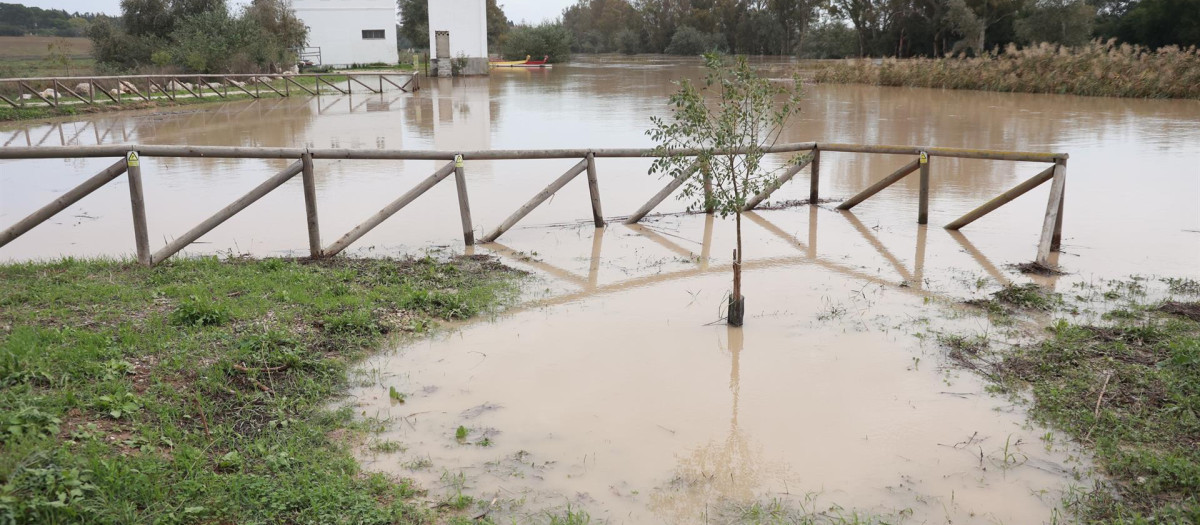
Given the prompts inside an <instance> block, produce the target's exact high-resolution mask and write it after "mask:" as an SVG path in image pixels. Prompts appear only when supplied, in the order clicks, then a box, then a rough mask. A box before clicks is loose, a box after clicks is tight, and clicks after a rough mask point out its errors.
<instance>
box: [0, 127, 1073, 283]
mask: <svg viewBox="0 0 1200 525" xmlns="http://www.w3.org/2000/svg"><path fill="white" fill-rule="evenodd" d="M765 152H767V153H799V152H809V153H810V155H805V156H804V158H803V160H802V161H801V162H799V163H797V164H794V165H791V166H788V167H787V168H786V170H785V171H784V172H783V175H782V176H780V177H779V178H778V179H777V181H776V183H775V184H772V185H770V186H769V187H767V188H765V189H764V190H763V191H762V192H761V193H759V194H758V195H755V196H754V197H753V198H751V199H749V200H748V201H747V203H746V206H745V209H746V210H752V209H754V208H755V207H757V206H758V205H759V204H760V203H762V202H763V201H764V200H766V199H767V198H768V197H770V195H771V194H772V193H774V192H775V191H776V190H778V189H779V188H780V187H782V186H783V185H784V184H785V183H787V182H788V181H790V180H791V179H792V178H793V177H794V176H795V175H796V174H798V173H799V172H800V171H801V170H803V169H804V168H805V167H808V168H809V202H810V203H814V204H815V203H816V202H818V200H819V191H818V188H819V182H820V161H821V153H822V152H841V153H865V154H887V155H906V156H913V158H912V160H910V161H909V162H908V163H906V164H905V165H904V166H902V167H900V168H899V169H897V170H896V171H895V172H893V173H891V174H890V175H888V176H886V177H884V178H883V179H881V180H879V181H878V182H876V183H874V184H872V185H871V186H869V187H868V188H866V189H864V190H862V191H861V192H859V193H858V194H856V195H854V196H852V197H850V198H849V199H846V200H845V201H843V202H842V203H841V204H840V205H839V206H838V209H841V210H849V209H851V208H853V207H854V206H856V205H857V204H859V203H861V202H863V201H865V200H866V199H868V198H870V197H871V196H873V195H875V194H876V193H878V192H880V191H881V190H883V189H884V188H886V187H888V186H891V185H892V184H895V183H896V182H898V181H899V180H901V179H903V178H904V177H906V176H908V175H910V174H912V173H913V172H918V171H919V172H920V194H919V202H918V213H917V222H918V223H919V224H926V223H928V217H929V193H930V185H929V182H930V176H931V175H930V164H931V159H932V158H933V157H949V158H960V159H984V160H1002V161H1018V162H1042V163H1050V164H1051V166H1050V167H1048V168H1046V169H1044V170H1043V171H1041V172H1039V173H1038V174H1037V175H1034V176H1033V177H1031V178H1029V179H1028V180H1026V181H1024V182H1022V183H1020V184H1018V185H1017V186H1015V187H1013V188H1012V189H1010V190H1008V191H1005V192H1004V193H1002V194H1000V195H998V196H996V197H995V198H993V199H992V200H990V201H988V202H987V203H984V204H983V205H981V206H980V207H978V208H976V209H974V210H972V211H970V212H968V213H967V214H965V215H963V216H962V217H959V218H958V219H956V220H954V221H952V222H951V223H949V224H947V225H946V226H945V227H946V228H947V229H949V230H958V229H960V228H962V227H964V226H966V225H968V224H970V223H972V222H974V221H976V220H978V219H979V218H981V217H983V216H985V215H987V214H988V213H991V212H992V211H994V210H996V209H998V208H1000V207H1001V206H1003V205H1004V204H1007V203H1008V202H1010V201H1012V200H1013V199H1015V198H1017V197H1019V196H1021V195H1023V194H1025V193H1027V192H1029V191H1030V190H1032V189H1034V188H1036V187H1038V186H1040V185H1042V184H1043V183H1045V182H1047V181H1052V184H1051V190H1050V197H1049V200H1048V202H1047V206H1046V213H1045V215H1044V217H1043V226H1042V231H1041V237H1040V240H1039V243H1038V250H1037V256H1036V259H1035V260H1036V262H1038V263H1040V264H1043V265H1047V266H1050V265H1051V262H1050V253H1051V252H1054V251H1058V250H1059V245H1060V241H1061V238H1062V219H1063V216H1062V209H1063V198H1064V193H1065V187H1066V175H1067V173H1066V167H1067V158H1068V156H1067V154H1066V153H1032V152H1019V151H997V150H978V149H961V148H937V147H921V146H873V145H859V144H838V143H825V142H821V143H817V142H801V143H789V144H777V145H774V146H770V147H768V148H765ZM699 153H700V152H699V151H697V150H683V149H681V150H673V151H669V152H668V154H669V155H670V156H684V157H690V156H696V155H697V154H699ZM721 153H722V154H740V153H744V151H741V150H731V151H725V152H721ZM658 155H659V152H656V151H655V150H653V149H648V148H619V149H543V150H481V151H427V150H426V151H418V150H382V149H379V150H369V149H320V148H257V147H254V148H251V147H221V146H165V145H107V146H72V147H9V148H0V159H38V158H86V157H119V158H120V160H118V161H116V162H115V163H114V164H112V165H110V166H109V167H107V168H105V169H104V170H102V171H101V172H100V173H97V174H96V175H94V176H93V177H91V178H89V179H88V180H86V181H84V182H83V183H81V184H80V185H78V186H76V187H75V188H72V189H71V190H69V191H67V192H66V193H64V194H63V195H62V196H60V197H59V198H57V199H55V200H54V201H53V202H51V203H49V204H47V205H46V206H44V207H42V208H41V209H39V210H37V211H35V212H33V213H32V214H30V215H29V216H27V217H25V218H24V219H21V220H20V221H18V222H17V223H16V224H14V225H12V226H11V227H9V228H8V229H6V230H4V231H2V232H0V247H3V246H4V245H6V244H8V243H9V242H11V241H13V240H14V239H16V238H18V237H20V236H21V235H23V234H24V233H26V232H28V231H29V230H30V229H32V228H34V227H35V226H37V225H38V224H41V223H42V222H44V221H46V220H47V219H49V218H50V217H52V216H54V215H55V214H57V213H59V212H61V211H63V210H65V209H66V208H67V207H69V206H71V205H72V204H74V203H75V202H78V201H79V200H80V199H82V198H83V197H85V196H87V195H88V194H90V193H91V192H93V191H95V190H97V189H99V188H100V187H102V186H104V185H105V184H107V183H109V182H111V181H112V180H114V179H116V178H117V177H119V176H120V175H121V174H127V175H128V177H129V192H130V203H131V207H132V210H133V219H134V220H133V224H134V237H135V242H136V246H137V256H138V261H139V262H140V263H142V264H145V265H153V264H156V263H159V262H161V261H164V260H166V259H168V258H170V257H171V256H172V255H174V254H176V253H178V252H179V251H180V250H182V249H184V248H186V247H187V246H188V245H190V244H191V243H192V242H195V241H196V240H197V239H199V238H200V237H201V236H203V235H204V234H206V233H208V232H209V231H211V230H212V229H213V228H216V227H217V226H218V225H220V224H221V223H223V222H225V221H226V220H228V219H229V218H230V217H233V216H234V215H236V214H237V213H238V212H240V211H242V210H244V209H245V208H246V207H248V206H249V205H251V204H253V203H254V202H255V201H257V200H258V199H260V198H262V197H263V196H265V195H266V194H268V193H270V192H271V191H274V190H275V189H276V188H278V187H279V186H281V185H282V184H283V183H284V182H287V181H288V180H290V179H291V178H293V177H294V176H296V175H301V180H302V181H303V185H304V205H305V211H306V220H307V226H308V238H309V253H310V255H311V256H312V257H314V258H318V257H329V256H333V255H337V254H338V253H341V252H342V251H343V250H345V249H346V248H348V247H349V246H350V245H351V244H353V243H354V242H355V241H357V240H358V239H359V238H361V237H362V236H363V235H366V234H367V232H369V231H371V230H372V229H374V228H375V227H376V226H378V225H379V224H381V223H383V222H384V221H385V220H387V219H388V218H389V217H391V216H392V215H394V214H395V213H396V212H398V211H400V210H401V209H402V208H404V207H405V206H407V205H408V204H410V203H411V202H413V201H414V200H416V199H417V198H418V197H420V196H421V195H422V194H424V193H425V192H426V191H428V190H429V189H430V188H432V187H434V186H435V185H437V184H438V183H439V182H441V181H442V180H444V179H446V178H447V177H449V176H450V175H451V174H454V178H455V185H456V189H457V194H458V207H459V213H460V218H461V221H462V228H463V241H464V242H465V243H466V244H467V245H472V244H475V233H474V226H473V223H472V219H471V207H470V203H469V199H468V195H467V179H466V172H465V165H466V162H467V161H468V160H515V159H580V160H579V162H578V163H577V164H575V165H574V166H572V167H571V169H569V170H567V171H566V172H565V173H563V174H562V175H561V176H559V177H558V178H557V179H555V180H554V181H553V182H551V183H550V184H549V185H548V186H546V188H545V189H543V190H542V191H540V192H538V193H537V194H536V195H534V196H533V197H532V198H531V199H530V200H529V201H527V202H526V203H524V204H523V205H521V207H519V208H518V209H517V210H516V211H515V212H513V214H512V215H510V216H509V217H508V218H506V219H505V220H504V221H502V222H501V223H500V224H499V225H498V226H497V227H496V228H494V229H492V230H491V231H489V232H488V233H487V234H486V235H484V236H483V238H482V239H481V241H482V242H483V243H490V242H493V241H495V240H496V239H497V238H499V237H500V236H501V235H503V234H504V233H505V232H506V231H508V230H509V229H510V228H512V227H513V226H515V225H516V224H517V223H518V222H519V221H520V220H521V219H523V218H524V217H525V216H526V215H528V214H529V213H530V212H531V211H533V210H534V209H535V208H537V207H538V206H539V205H541V204H542V203H544V202H545V201H546V200H548V199H549V198H550V197H551V196H552V195H554V194H555V193H556V192H557V191H558V190H560V189H562V188H563V187H564V186H566V184H567V183H568V182H570V181H571V180H573V179H575V178H576V177H577V176H579V175H580V174H583V173H585V172H586V173H587V180H588V188H589V193H590V197H591V211H592V219H593V222H594V224H595V226H596V227H597V228H599V227H603V226H604V225H605V223H606V221H605V218H604V212H603V210H602V208H601V199H600V186H599V176H598V173H597V170H596V163H595V159H596V158H599V157H608V158H654V157H657V156H658ZM141 157H175V158H195V157H206V158H252V159H296V160H295V162H293V163H292V164H291V165H289V166H288V167H286V168H284V169H283V170H282V171H280V172H278V173H276V174H275V175H274V176H272V177H271V178H269V179H267V180H266V181H264V182H263V183H261V184H259V185H258V186H257V187H255V188H254V189H252V190H250V192H249V193H247V194H245V195H243V196H242V197H241V198H239V199H237V200H235V201H234V202H232V203H231V204H229V205H228V206H226V207H225V208H223V209H221V210H220V211H218V212H217V213H215V214H213V215H212V216H211V217H209V218H208V219H205V220H204V221H203V222H201V223H200V224H198V225H197V226H195V227H194V228H192V229H191V230H189V231H188V232H186V233H184V234H183V235H181V236H179V237H177V238H175V239H174V240H172V241H170V242H168V243H167V245H166V246H164V247H162V248H160V249H159V250H158V251H156V252H153V253H151V252H150V247H149V238H148V234H147V226H146V212H145V203H144V201H143V196H142V184H141V163H140V158H141ZM318 159H338V160H435V161H441V160H444V161H449V162H448V163H447V164H446V165H444V166H442V167H441V168H439V169H438V170H436V171H435V172H434V173H433V174H432V175H430V176H429V177H427V178H425V179H424V180H422V181H421V182H419V183H418V184H417V185H416V186H415V187H413V188H412V189H411V190H409V191H408V192H406V193H404V194H403V195H401V196H399V197H398V198H396V199H395V200H394V201H392V202H391V203H389V204H388V205H387V206H385V207H384V208H383V209H381V210H380V211H378V212H377V213H375V214H374V215H372V216H371V217H369V218H367V219H366V220H365V221H363V222H362V223H361V224H359V225H358V226H355V227H354V228H353V229H351V230H350V231H349V232H347V233H346V234H345V235H343V236H342V237H340V238H339V239H338V240H337V241H335V242H333V243H332V244H330V245H328V246H322V244H321V232H320V225H319V221H318V218H317V189H316V183H315V177H314V173H315V167H314V160H318ZM695 172H696V168H695V167H693V168H692V169H690V170H685V171H684V172H683V173H681V174H680V175H678V176H677V177H675V178H673V179H672V180H671V181H670V182H669V183H668V184H667V185H666V186H665V187H664V188H663V189H662V190H660V191H659V192H658V193H657V194H655V195H654V196H653V197H652V198H651V199H650V200H649V201H647V202H646V203H645V204H644V205H642V206H641V207H640V208H638V210H637V211H635V212H634V213H633V214H631V215H629V216H627V217H625V218H624V222H625V223H627V224H634V223H637V222H639V221H641V220H642V219H643V218H644V217H645V216H646V215H648V214H649V213H650V212H651V211H653V210H654V209H655V208H656V207H657V206H658V205H659V204H661V203H662V202H663V201H664V200H666V198H667V197H669V196H670V195H671V194H672V193H673V192H674V191H675V190H677V189H678V188H679V187H680V186H682V185H683V183H684V182H686V181H687V179H688V178H690V177H692V176H693V175H695ZM706 191H708V190H707V189H706Z"/></svg>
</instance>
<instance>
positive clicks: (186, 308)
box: [171, 295, 229, 327]
mask: <svg viewBox="0 0 1200 525" xmlns="http://www.w3.org/2000/svg"><path fill="white" fill-rule="evenodd" d="M228 320H229V310H228V309H227V308H225V306H224V305H222V304H220V303H217V302H214V301H213V300H212V299H209V298H207V297H204V296H198V295H191V296H188V297H187V298H186V299H184V300H182V301H180V302H179V306H178V307H176V308H175V311H174V312H171V324H174V325H176V326H196V327H203V326H219V325H222V324H225V322H226V321H228Z"/></svg>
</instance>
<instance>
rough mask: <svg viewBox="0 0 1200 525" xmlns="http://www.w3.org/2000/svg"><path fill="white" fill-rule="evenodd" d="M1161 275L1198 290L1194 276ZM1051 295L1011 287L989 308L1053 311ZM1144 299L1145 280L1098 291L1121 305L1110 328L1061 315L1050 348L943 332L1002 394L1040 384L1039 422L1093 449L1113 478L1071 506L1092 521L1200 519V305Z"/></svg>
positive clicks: (1174, 285) (1177, 288) (1108, 316)
mask: <svg viewBox="0 0 1200 525" xmlns="http://www.w3.org/2000/svg"><path fill="white" fill-rule="evenodd" d="M1163 282H1164V283H1165V284H1167V288H1168V290H1169V291H1170V292H1171V293H1172V294H1181V293H1182V294H1184V295H1189V294H1190V295H1195V293H1194V292H1195V291H1196V289H1195V288H1193V286H1192V285H1193V283H1194V281H1191V280H1188V279H1164V280H1163ZM1047 297H1048V296H1047V294H1045V293H1043V292H1038V291H1036V290H1035V287H1030V286H1015V287H1006V288H1005V289H1004V290H1001V291H1000V292H998V293H997V294H995V296H994V299H993V300H991V301H989V304H1000V303H1004V304H1007V305H1011V306H1015V307H1017V308H1020V309H1025V310H1049V309H1051V308H1053V307H1054V306H1055V304H1056V301H1053V300H1047ZM1146 297H1147V294H1146V290H1145V287H1144V285H1143V284H1142V283H1141V282H1140V281H1139V280H1137V279H1134V280H1132V281H1129V282H1127V283H1126V282H1119V283H1117V285H1115V286H1112V287H1110V289H1109V290H1108V291H1106V292H1104V293H1103V294H1102V295H1100V296H1098V297H1097V300H1100V301H1110V302H1111V301H1119V304H1120V306H1121V307H1120V308H1117V309H1114V310H1112V311H1110V312H1107V313H1105V314H1104V315H1102V316H1101V319H1102V320H1103V324H1077V323H1072V322H1069V321H1067V320H1059V321H1057V322H1055V324H1054V325H1052V326H1051V327H1049V328H1048V332H1049V337H1048V338H1047V339H1045V340H1044V341H1043V342H1041V343H1040V344H1036V345H1032V346H1026V347H1020V348H1017V349H1015V350H1013V351H1008V352H996V353H992V354H991V355H990V356H989V358H991V359H990V360H986V359H979V358H978V356H979V354H980V352H981V348H980V346H979V345H978V344H976V343H977V342H978V341H979V339H971V338H965V337H961V336H947V337H945V338H940V339H941V342H942V343H943V345H945V346H947V347H948V348H949V349H950V352H951V356H952V357H953V356H954V354H955V353H958V354H959V355H965V356H967V357H968V360H969V364H968V367H969V368H972V369H975V370H979V371H980V372H981V373H983V374H985V375H986V376H988V377H989V378H990V379H991V380H992V381H994V382H995V383H996V388H997V390H999V391H1001V392H1008V393H1018V392H1023V391H1030V392H1031V393H1032V394H1033V396H1032V398H1033V406H1032V408H1031V414H1032V415H1033V417H1035V418H1037V419H1039V420H1041V421H1043V422H1045V423H1048V424H1050V425H1052V426H1054V427H1056V428H1058V429H1060V430H1062V431H1063V432H1065V433H1066V434H1068V435H1069V436H1071V437H1072V438H1073V439H1075V440H1076V441H1079V442H1081V443H1083V444H1084V445H1086V446H1087V447H1088V448H1089V449H1090V450H1091V452H1092V453H1093V455H1094V460H1095V463H1096V465H1097V467H1098V468H1099V470H1100V472H1101V473H1102V474H1104V475H1105V480H1103V481H1100V482H1097V485H1096V487H1094V489H1093V490H1091V491H1089V492H1086V493H1082V494H1076V495H1074V496H1072V497H1071V498H1070V499H1069V500H1068V501H1066V504H1067V507H1068V509H1069V510H1071V511H1072V512H1074V513H1075V514H1076V516H1077V518H1078V519H1079V520H1080V521H1082V522H1086V523H1136V524H1141V523H1200V302H1187V301H1179V300H1168V301H1163V302H1159V303H1154V304H1146V302H1145V301H1146V299H1145V298H1146ZM996 356H1000V358H999V359H995V357H996ZM1006 462H1007V458H1006Z"/></svg>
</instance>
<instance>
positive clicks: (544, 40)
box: [500, 23, 571, 63]
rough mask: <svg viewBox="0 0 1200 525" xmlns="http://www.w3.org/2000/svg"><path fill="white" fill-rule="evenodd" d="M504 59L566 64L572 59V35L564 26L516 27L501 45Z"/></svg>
mask: <svg viewBox="0 0 1200 525" xmlns="http://www.w3.org/2000/svg"><path fill="white" fill-rule="evenodd" d="M500 49H501V52H502V53H503V55H504V58H506V59H509V60H520V59H522V58H525V57H526V56H530V57H533V58H534V59H540V58H541V57H543V56H546V57H549V60H550V62H552V63H553V62H566V61H567V60H569V59H570V58H571V33H569V32H568V31H567V30H566V29H564V28H563V26H562V24H551V23H546V24H541V25H537V26H519V27H514V28H513V29H512V30H511V31H509V32H508V34H506V35H504V39H503V41H502V43H501V44H500Z"/></svg>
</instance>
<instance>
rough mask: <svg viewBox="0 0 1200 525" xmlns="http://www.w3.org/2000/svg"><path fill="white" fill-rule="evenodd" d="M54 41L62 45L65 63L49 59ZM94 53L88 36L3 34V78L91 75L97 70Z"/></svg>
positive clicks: (0, 49)
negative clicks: (65, 36) (62, 36)
mask: <svg viewBox="0 0 1200 525" xmlns="http://www.w3.org/2000/svg"><path fill="white" fill-rule="evenodd" d="M52 44H53V45H55V46H62V47H61V52H62V53H64V54H65V56H66V58H67V60H68V62H69V64H67V65H65V67H64V65H63V64H55V63H52V62H51V61H50V60H47V57H48V56H49V55H50V46H51V45H52ZM91 53H92V41H91V40H90V39H87V38H60V37H50V36H0V78H13V77H42V76H70V75H89V74H92V72H93V71H94V70H95V61H94V60H93V59H92V58H91Z"/></svg>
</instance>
